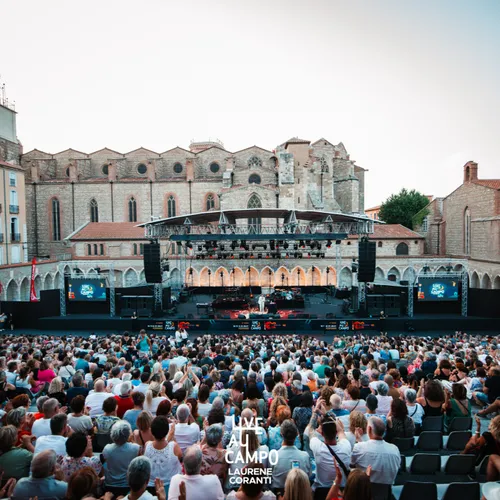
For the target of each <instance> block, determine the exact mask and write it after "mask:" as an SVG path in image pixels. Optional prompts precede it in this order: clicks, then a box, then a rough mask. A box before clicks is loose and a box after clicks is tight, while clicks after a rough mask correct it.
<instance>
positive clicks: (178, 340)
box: [175, 328, 182, 348]
mask: <svg viewBox="0 0 500 500" xmlns="http://www.w3.org/2000/svg"><path fill="white" fill-rule="evenodd" d="M181 345H182V333H181V331H180V330H179V329H178V328H177V330H175V347H177V348H179V347H180V346H181Z"/></svg>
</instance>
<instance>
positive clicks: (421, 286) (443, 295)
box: [417, 277, 458, 302]
mask: <svg viewBox="0 0 500 500" xmlns="http://www.w3.org/2000/svg"><path fill="white" fill-rule="evenodd" d="M417 297H418V300H420V301H422V302H446V301H453V300H458V281H457V280H456V279H452V278H422V277H421V278H419V280H418V295H417Z"/></svg>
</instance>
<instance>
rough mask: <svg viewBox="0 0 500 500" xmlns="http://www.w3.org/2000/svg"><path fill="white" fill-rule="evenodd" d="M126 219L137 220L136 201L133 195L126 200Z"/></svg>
mask: <svg viewBox="0 0 500 500" xmlns="http://www.w3.org/2000/svg"><path fill="white" fill-rule="evenodd" d="M128 221H129V222H137V203H136V201H135V198H134V197H133V196H132V197H131V198H130V199H129V200H128Z"/></svg>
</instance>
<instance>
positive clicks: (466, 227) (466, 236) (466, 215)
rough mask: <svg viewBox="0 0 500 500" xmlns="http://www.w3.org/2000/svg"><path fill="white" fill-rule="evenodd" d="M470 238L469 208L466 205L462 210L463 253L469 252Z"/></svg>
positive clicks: (467, 253)
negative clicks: (463, 210)
mask: <svg viewBox="0 0 500 500" xmlns="http://www.w3.org/2000/svg"><path fill="white" fill-rule="evenodd" d="M470 240H471V230H470V210H469V207H467V208H466V209H465V212H464V253H465V255H469V254H470Z"/></svg>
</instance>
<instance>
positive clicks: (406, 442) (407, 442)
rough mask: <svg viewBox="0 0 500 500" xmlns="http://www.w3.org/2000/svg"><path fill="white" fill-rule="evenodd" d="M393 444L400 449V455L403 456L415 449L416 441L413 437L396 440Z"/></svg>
mask: <svg viewBox="0 0 500 500" xmlns="http://www.w3.org/2000/svg"><path fill="white" fill-rule="evenodd" d="M392 444H395V445H396V446H397V447H398V449H399V453H401V454H403V453H404V452H406V451H409V450H411V449H412V448H414V447H415V440H414V439H413V438H412V437H409V438H394V440H393V441H392Z"/></svg>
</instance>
